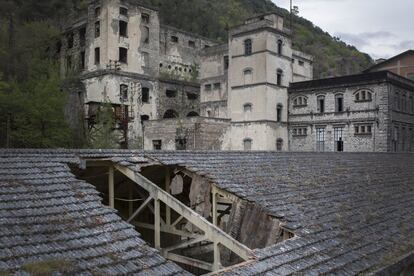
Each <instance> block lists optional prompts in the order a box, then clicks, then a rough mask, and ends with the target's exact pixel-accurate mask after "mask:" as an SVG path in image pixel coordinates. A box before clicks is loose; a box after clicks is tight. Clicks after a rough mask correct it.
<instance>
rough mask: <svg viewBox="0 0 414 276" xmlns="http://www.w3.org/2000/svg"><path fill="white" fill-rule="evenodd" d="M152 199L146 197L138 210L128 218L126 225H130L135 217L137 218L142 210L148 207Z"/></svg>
mask: <svg viewBox="0 0 414 276" xmlns="http://www.w3.org/2000/svg"><path fill="white" fill-rule="evenodd" d="M152 199H153V198H152V197H150V196H149V197H148V198H147V199H146V200H145V201H144V203H142V204H141V206H139V208H138V209H137V210H136V211H135V212H134V213H133V214H132V216H130V217H129V219H128V220H127V222H128V223H130V222H131V221H132V220H133V219H134V218H135V217H136V216H138V215H139V214H140V213H141V212H142V211H143V210H144V208H145V207H146V206H147V205H148V203H150V202H151V200H152Z"/></svg>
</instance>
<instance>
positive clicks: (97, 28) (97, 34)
mask: <svg viewBox="0 0 414 276" xmlns="http://www.w3.org/2000/svg"><path fill="white" fill-rule="evenodd" d="M100 36H101V22H100V21H96V22H95V38H98V37H100Z"/></svg>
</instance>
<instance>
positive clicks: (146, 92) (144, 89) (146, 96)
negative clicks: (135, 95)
mask: <svg viewBox="0 0 414 276" xmlns="http://www.w3.org/2000/svg"><path fill="white" fill-rule="evenodd" d="M142 102H143V103H149V88H148V87H142Z"/></svg>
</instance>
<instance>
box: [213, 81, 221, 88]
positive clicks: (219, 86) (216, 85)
mask: <svg viewBox="0 0 414 276" xmlns="http://www.w3.org/2000/svg"><path fill="white" fill-rule="evenodd" d="M214 89H215V90H219V89H221V83H219V82H217V83H215V84H214Z"/></svg>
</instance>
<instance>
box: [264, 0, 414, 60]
mask: <svg viewBox="0 0 414 276" xmlns="http://www.w3.org/2000/svg"><path fill="white" fill-rule="evenodd" d="M272 1H273V2H274V3H275V4H276V5H278V6H279V7H283V8H286V9H289V2H290V1H289V0H272ZM293 5H294V6H298V7H299V15H300V16H302V17H304V18H306V19H308V20H310V21H312V22H313V23H314V24H315V25H317V26H319V27H321V28H322V29H323V30H324V31H328V32H329V33H330V34H331V35H333V36H338V37H340V38H341V39H342V40H343V41H345V42H346V43H348V44H351V45H354V46H356V47H357V48H358V49H359V50H360V51H362V52H365V53H368V54H370V55H371V56H372V57H373V58H374V59H377V58H388V57H391V56H394V55H397V54H399V53H401V52H403V51H406V50H408V49H414V13H413V12H414V0H293Z"/></svg>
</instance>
